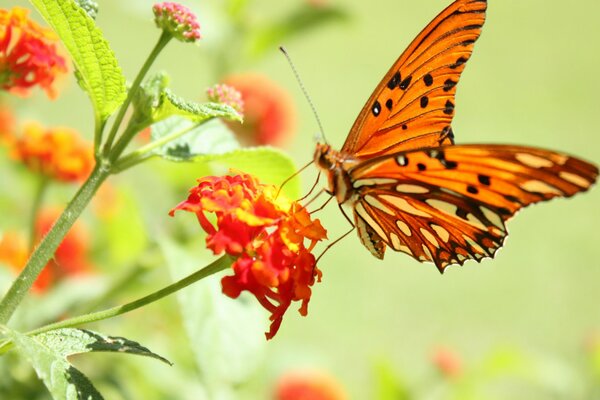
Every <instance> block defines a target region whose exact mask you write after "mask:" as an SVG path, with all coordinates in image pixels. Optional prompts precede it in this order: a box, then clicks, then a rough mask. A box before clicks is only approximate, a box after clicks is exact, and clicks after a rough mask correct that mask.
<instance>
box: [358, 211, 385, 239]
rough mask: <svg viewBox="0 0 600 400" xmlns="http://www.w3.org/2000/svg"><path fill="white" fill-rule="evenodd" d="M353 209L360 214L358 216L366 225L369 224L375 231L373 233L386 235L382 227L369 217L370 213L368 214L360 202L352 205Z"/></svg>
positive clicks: (383, 236) (382, 236) (380, 235)
mask: <svg viewBox="0 0 600 400" xmlns="http://www.w3.org/2000/svg"><path fill="white" fill-rule="evenodd" d="M354 211H356V213H357V214H358V215H360V217H361V218H362V219H363V220H364V221H365V222H366V223H367V225H369V226H370V227H371V228H372V229H373V230H374V231H375V233H377V234H378V235H379V237H380V238H386V237H387V236H386V234H385V232H384V231H383V229H381V226H380V225H379V224H378V223H377V222H375V220H374V219H373V218H372V217H371V215H369V213H368V212H367V210H365V207H364V206H363V205H362V204H361V203H356V205H355V206H354Z"/></svg>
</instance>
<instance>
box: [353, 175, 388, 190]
mask: <svg viewBox="0 0 600 400" xmlns="http://www.w3.org/2000/svg"><path fill="white" fill-rule="evenodd" d="M396 182H398V181H397V180H396V179H388V178H373V179H358V180H356V181H354V183H353V184H352V186H354V188H355V189H358V188H360V187H363V186H378V185H387V184H390V183H396Z"/></svg>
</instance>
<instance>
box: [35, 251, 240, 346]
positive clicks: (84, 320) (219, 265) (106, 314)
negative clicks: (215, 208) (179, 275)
mask: <svg viewBox="0 0 600 400" xmlns="http://www.w3.org/2000/svg"><path fill="white" fill-rule="evenodd" d="M232 261H233V260H232V258H231V257H230V256H228V255H224V256H222V257H220V258H218V259H217V260H215V261H213V262H212V263H211V264H209V265H208V266H206V267H204V268H202V269H200V270H198V271H196V272H194V273H192V274H190V275H188V276H187V277H185V278H183V279H181V280H179V281H177V282H175V283H173V284H171V285H169V286H167V287H164V288H162V289H160V290H158V291H156V292H154V293H151V294H149V295H147V296H144V297H142V298H140V299H138V300H135V301H132V302H130V303H127V304H123V305H120V306H116V307H113V308H109V309H106V310H103V311H98V312H95V313H91V314H86V315H81V316H78V317H73V318H69V319H66V320H63V321H59V322H55V323H52V324H49V325H46V326H42V327H40V328H38V329H35V330H33V331H30V332H27V335H37V334H39V333H43V332H48V331H51V330H54V329H59V328H70V327H74V326H78V325H82V324H88V323H90V322H97V321H101V320H103V319H107V318H112V317H116V316H117V315H121V314H125V313H127V312H129V311H133V310H135V309H138V308H140V307H143V306H145V305H147V304H150V303H153V302H155V301H157V300H160V299H162V298H163V297H166V296H168V295H170V294H173V293H175V292H177V291H179V290H181V289H183V288H185V287H187V286H189V285H191V284H192V283H195V282H198V281H199V280H201V279H203V278H206V277H208V276H210V275H213V274H215V273H217V272H220V271H223V270H224V269H227V268H229V267H230V266H231V263H232Z"/></svg>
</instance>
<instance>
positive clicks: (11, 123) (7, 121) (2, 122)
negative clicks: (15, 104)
mask: <svg viewBox="0 0 600 400" xmlns="http://www.w3.org/2000/svg"><path fill="white" fill-rule="evenodd" d="M14 135H15V117H14V115H13V113H12V110H11V109H10V108H8V106H5V105H4V104H0V144H10V143H11V142H12V141H13V139H14Z"/></svg>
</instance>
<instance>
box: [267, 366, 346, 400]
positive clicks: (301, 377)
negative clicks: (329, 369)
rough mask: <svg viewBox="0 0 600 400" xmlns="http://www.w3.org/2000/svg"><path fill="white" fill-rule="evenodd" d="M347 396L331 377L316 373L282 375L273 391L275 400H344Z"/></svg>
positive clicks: (305, 372) (301, 372)
mask: <svg viewBox="0 0 600 400" xmlns="http://www.w3.org/2000/svg"><path fill="white" fill-rule="evenodd" d="M347 398H348V395H347V394H346V392H345V391H344V389H343V387H342V386H341V385H340V383H339V382H338V381H336V380H335V379H334V378H333V377H331V376H330V375H328V374H325V373H323V372H318V371H295V372H290V373H287V374H285V375H283V376H282V377H281V378H280V379H279V382H278V383H277V387H276V389H275V399H276V400H344V399H347Z"/></svg>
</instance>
